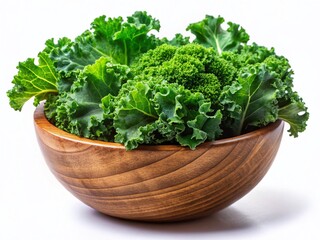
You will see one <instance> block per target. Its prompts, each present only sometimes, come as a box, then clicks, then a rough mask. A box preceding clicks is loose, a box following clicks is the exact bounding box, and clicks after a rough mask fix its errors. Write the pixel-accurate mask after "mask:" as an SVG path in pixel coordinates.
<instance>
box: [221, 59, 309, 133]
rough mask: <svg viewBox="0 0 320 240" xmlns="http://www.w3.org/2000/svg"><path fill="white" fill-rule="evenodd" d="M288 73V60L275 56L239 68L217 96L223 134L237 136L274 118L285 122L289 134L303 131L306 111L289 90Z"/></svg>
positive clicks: (290, 77)
mask: <svg viewBox="0 0 320 240" xmlns="http://www.w3.org/2000/svg"><path fill="white" fill-rule="evenodd" d="M292 74H293V72H292V70H291V67H290V65H289V63H288V61H287V60H286V59H285V58H283V57H279V56H270V57H267V58H266V59H265V60H264V61H263V62H262V63H257V64H254V65H248V67H243V68H241V73H240V75H239V78H238V80H237V81H235V82H233V83H232V85H231V86H227V87H225V89H224V91H223V93H222V95H221V97H220V102H221V104H222V106H223V107H224V117H225V118H224V121H223V122H224V123H223V128H224V129H225V130H226V133H228V134H229V135H231V136H236V135H240V134H242V133H244V132H246V131H249V130H251V129H252V128H257V127H262V126H265V125H267V124H268V123H271V122H274V121H276V120H277V119H282V120H284V121H286V122H287V123H289V125H290V129H289V132H290V135H293V136H297V135H298V132H302V131H304V130H305V127H306V122H307V120H308V117H309V113H308V112H307V108H306V107H305V104H304V102H303V101H302V99H301V98H300V97H299V96H298V94H297V93H296V92H294V91H293V90H292V87H293V84H292V80H293V79H292Z"/></svg>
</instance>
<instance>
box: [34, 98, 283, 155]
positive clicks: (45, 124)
mask: <svg viewBox="0 0 320 240" xmlns="http://www.w3.org/2000/svg"><path fill="white" fill-rule="evenodd" d="M33 118H34V124H35V126H36V127H38V128H40V129H42V130H44V131H45V132H47V133H49V134H50V135H54V136H56V137H59V138H62V139H64V140H68V141H72V142H76V143H81V144H87V145H94V146H100V147H108V148H116V149H123V150H125V147H124V145H123V144H121V143H116V142H107V141H102V140H93V139H89V138H85V137H80V136H77V135H75V134H72V133H69V132H66V131H64V130H62V129H60V128H58V127H56V126H55V125H53V124H52V123H50V122H49V120H48V119H47V117H46V116H45V114H44V103H43V102H42V103H40V104H39V105H38V106H37V107H36V109H35V111H34V116H33ZM280 125H281V126H282V125H284V122H283V121H282V120H281V119H278V120H276V121H275V122H273V123H270V124H268V125H267V126H265V127H262V128H259V129H257V130H253V131H251V132H248V133H245V134H241V135H239V136H235V137H230V138H223V139H219V140H215V141H207V142H204V143H202V144H200V145H198V146H197V148H201V147H212V146H218V145H223V144H231V143H235V142H240V141H245V140H246V139H250V138H252V137H257V136H262V135H264V134H266V133H267V132H272V131H273V130H275V129H276V128H278V127H280ZM197 148H196V149H197ZM135 150H152V151H154V150H157V151H161V150H163V151H167V150H176V151H179V150H190V151H193V150H191V149H190V148H188V147H185V146H180V145H173V144H171V145H170V144H161V145H140V146H139V147H138V148H136V149H134V150H131V151H135Z"/></svg>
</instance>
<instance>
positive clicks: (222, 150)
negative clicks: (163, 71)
mask: <svg viewBox="0 0 320 240" xmlns="http://www.w3.org/2000/svg"><path fill="white" fill-rule="evenodd" d="M34 123H35V130H36V135H37V138H38V143H39V145H40V148H41V150H42V153H43V155H44V158H45V160H46V162H47V165H48V166H49V168H50V170H51V171H52V173H53V174H54V175H55V177H56V178H57V179H58V180H59V181H60V182H61V183H62V184H63V185H64V187H65V188H66V189H68V190H69V191H70V192H71V193H72V194H73V195H74V196H76V197H77V198H78V199H80V200H81V201H82V202H84V203H85V204H87V205H89V206H90V207H92V208H94V209H96V210H97V211H99V212H102V213H104V214H107V215H109V216H114V217H118V218H123V219H131V220H139V221H150V222H171V221H181V220H187V219H194V218H198V217H202V216H205V215H209V214H211V213H213V212H216V211H219V210H221V209H223V208H226V207H227V206H229V205H231V204H232V203H234V202H235V201H237V200H238V199H240V198H241V197H243V196H244V195H245V194H247V193H248V192H249V191H250V190H252V189H253V188H254V187H255V186H256V185H257V184H258V183H259V181H260V180H261V179H262V178H263V177H264V176H265V174H266V173H267V171H268V169H269V168H270V166H271V164H272V162H273V160H274V158H275V156H276V154H277V151H278V148H279V145H280V142H281V138H282V133H283V127H284V123H283V122H282V121H280V120H278V121H276V122H275V123H272V124H269V125H268V126H266V127H264V128H261V129H258V130H255V131H252V132H250V133H247V134H243V135H241V136H238V137H233V138H228V139H223V140H217V141H214V142H206V143H203V144H201V145H199V146H198V147H197V148H196V150H190V149H189V148H186V147H181V146H177V145H157V146H141V147H139V148H138V149H135V150H132V151H126V149H125V148H124V146H123V145H122V144H118V143H111V142H103V141H98V140H90V139H86V138H81V137H78V136H75V135H73V134H70V133H67V132H65V131H63V130H61V129H58V128H57V127H55V126H54V125H52V124H51V123H50V122H49V121H48V120H47V119H46V117H45V115H44V110H43V106H42V105H41V106H39V107H37V109H36V110H35V113H34Z"/></svg>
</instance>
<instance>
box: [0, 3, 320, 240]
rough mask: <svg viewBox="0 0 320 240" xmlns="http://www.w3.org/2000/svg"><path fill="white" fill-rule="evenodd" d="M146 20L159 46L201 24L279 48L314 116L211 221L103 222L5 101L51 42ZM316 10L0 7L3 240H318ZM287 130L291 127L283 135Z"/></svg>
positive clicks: (27, 116)
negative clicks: (107, 21)
mask: <svg viewBox="0 0 320 240" xmlns="http://www.w3.org/2000/svg"><path fill="white" fill-rule="evenodd" d="M136 10H147V11H148V13H149V14H151V15H152V16H154V17H156V18H158V19H159V20H160V22H161V25H162V28H161V33H160V36H169V37H172V36H173V34H174V33H176V32H182V33H184V30H185V28H186V27H187V25H188V24H189V23H191V22H196V21H200V20H202V19H203V18H204V16H205V14H209V15H214V16H217V15H221V16H223V17H224V18H225V19H226V21H232V22H235V23H239V24H240V25H242V26H243V27H244V28H245V29H246V30H247V32H248V33H249V35H250V36H251V41H255V42H257V43H258V44H261V45H265V46H268V47H272V46H273V47H275V49H276V52H277V53H278V54H281V55H284V56H286V57H287V58H288V59H289V60H290V63H291V65H292V68H293V69H294V71H295V89H296V90H298V92H299V94H300V95H301V96H302V97H303V98H304V100H305V102H306V103H307V105H308V107H309V110H310V115H311V117H310V120H309V122H308V128H307V131H306V132H304V133H303V134H301V135H300V137H299V138H296V139H294V138H291V137H289V136H288V134H287V133H285V134H284V137H283V141H282V144H281V148H280V151H279V153H278V155H277V157H276V159H275V162H274V164H273V165H272V167H271V169H270V171H269V172H268V174H267V175H266V177H265V178H264V179H263V180H262V181H261V182H260V184H259V185H258V186H257V187H256V188H255V189H254V190H253V191H251V192H250V193H249V194H248V195H246V196H245V197H244V198H242V199H241V200H239V201H238V202H236V203H235V204H233V205H232V206H230V207H229V208H227V209H225V210H223V211H221V212H220V213H218V214H216V215H213V216H210V217H208V218H204V219H199V220H196V221H190V222H183V223H174V224H147V223H137V222H131V221H124V220H118V219H114V218H110V217H107V216H104V215H101V214H99V213H97V212H95V211H94V210H92V209H91V208H89V207H87V206H85V205H84V204H82V203H81V202H79V201H78V200H77V199H76V198H74V197H73V196H72V195H71V194H70V193H69V192H67V190H65V189H64V188H63V187H62V185H60V183H59V182H58V181H57V180H56V179H55V178H54V177H53V175H52V174H51V172H50V171H49V170H48V168H47V166H46V164H45V162H44V160H43V158H42V155H41V153H40V150H39V148H38V145H37V142H36V139H35V134H34V128H33V119H32V118H33V110H34V107H33V106H32V103H31V102H29V103H28V104H27V105H26V106H25V107H24V108H23V111H22V112H14V111H13V110H12V109H10V107H9V104H8V99H7V97H6V91H7V90H8V89H10V88H11V87H12V85H11V81H12V79H13V76H14V75H15V74H16V73H17V70H16V66H17V64H18V62H19V61H24V60H26V58H28V57H36V55H37V53H38V52H39V51H41V50H42V49H43V47H44V42H45V40H47V39H48V38H52V37H53V38H55V39H58V38H59V37H63V36H67V37H69V38H72V39H73V38H74V37H75V36H77V35H79V34H80V33H82V32H83V31H84V30H85V29H88V28H89V27H90V23H91V22H92V20H93V19H94V18H95V17H98V16H100V15H107V16H110V17H117V16H120V15H121V16H123V17H126V16H128V15H131V14H132V13H133V12H134V11H136ZM319 12H320V2H319V1H317V0H314V1H312V0H303V1H301V0H299V1H297V0H281V1H280V0H268V1H257V0H242V1H240V0H224V1H222V0H211V1H204V0H196V1H186V0H184V1H174V0H170V1H167V0H161V1H138V0H135V1H130V0H128V1H122V0H113V1H107V0H90V1H84V0H77V1H76V0H75V1H72V0H50V1H48V0H38V1H37V0H28V1H25V0H20V1H19V0H10V1H6V2H4V1H3V0H1V2H0V134H1V135H0V139H1V144H0V157H1V161H0V239H1V240H11V239H17V240H20V239H21V240H22V239H23V240H51V239H77V240H81V239H93V240H100V239H175V240H179V239H216V240H218V239H225V240H226V239H293V238H294V239H320V232H319V227H320V223H319V222H320V221H319V216H320V207H319V205H320V188H319V183H320V177H319V166H320V164H319V160H320V159H319V156H318V155H319V154H318V153H319V149H320V141H319V139H318V135H319V119H320V114H319V103H320V102H319V96H320V84H319V82H320V79H319V72H320V60H319V59H320V47H319V44H320V35H319V30H320V28H319V23H320V14H319ZM286 127H287V126H286Z"/></svg>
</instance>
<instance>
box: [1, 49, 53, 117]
mask: <svg viewBox="0 0 320 240" xmlns="http://www.w3.org/2000/svg"><path fill="white" fill-rule="evenodd" d="M38 57H39V65H36V64H35V63H34V59H31V58H29V59H27V60H26V61H25V62H21V63H19V65H18V67H17V68H18V69H19V72H18V74H17V75H16V76H15V77H14V79H13V81H12V83H13V84H14V87H13V88H12V89H11V90H9V91H8V92H7V95H8V97H9V99H10V105H11V107H12V108H13V109H15V110H19V111H20V110H21V109H22V107H23V105H24V104H25V103H26V102H27V101H28V100H29V99H30V98H32V97H34V105H35V106H37V105H38V104H39V102H40V101H41V100H44V99H47V98H48V96H49V95H52V94H53V95H55V94H57V93H58V89H57V81H58V78H59V76H58V73H57V72H56V70H55V68H54V66H53V62H52V60H51V59H50V58H49V56H48V55H47V54H46V53H39V55H38Z"/></svg>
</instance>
